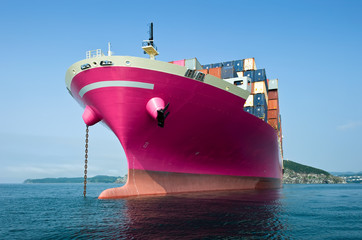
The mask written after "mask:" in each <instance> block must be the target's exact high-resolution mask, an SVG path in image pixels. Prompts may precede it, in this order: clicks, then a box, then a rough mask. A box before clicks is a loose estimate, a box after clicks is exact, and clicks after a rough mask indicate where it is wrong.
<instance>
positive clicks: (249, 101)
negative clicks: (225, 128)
mask: <svg viewBox="0 0 362 240" xmlns="http://www.w3.org/2000/svg"><path fill="white" fill-rule="evenodd" d="M253 106H254V95H252V94H250V95H249V97H248V98H247V99H246V101H245V104H244V107H253Z"/></svg>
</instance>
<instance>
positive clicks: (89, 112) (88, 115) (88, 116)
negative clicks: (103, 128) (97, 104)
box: [82, 105, 102, 126]
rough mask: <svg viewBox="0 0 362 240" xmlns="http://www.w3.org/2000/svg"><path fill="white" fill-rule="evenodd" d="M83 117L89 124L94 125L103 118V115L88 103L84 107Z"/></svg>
mask: <svg viewBox="0 0 362 240" xmlns="http://www.w3.org/2000/svg"><path fill="white" fill-rule="evenodd" d="M82 118H83V121H84V123H85V124H86V125H87V126H92V125H94V124H96V123H97V122H99V121H101V120H102V117H101V116H100V115H99V114H98V113H96V111H95V110H93V109H92V108H91V107H90V106H88V105H87V106H86V107H85V109H84V112H83V115H82Z"/></svg>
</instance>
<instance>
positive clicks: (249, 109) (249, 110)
mask: <svg viewBox="0 0 362 240" xmlns="http://www.w3.org/2000/svg"><path fill="white" fill-rule="evenodd" d="M244 111H245V112H248V113H250V114H253V115H254V108H253V107H244Z"/></svg>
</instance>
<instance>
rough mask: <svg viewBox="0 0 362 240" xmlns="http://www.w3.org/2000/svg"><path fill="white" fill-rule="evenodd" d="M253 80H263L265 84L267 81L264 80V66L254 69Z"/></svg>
mask: <svg viewBox="0 0 362 240" xmlns="http://www.w3.org/2000/svg"><path fill="white" fill-rule="evenodd" d="M255 81H256V82H260V81H265V83H266V84H267V82H266V74H265V69H264V68H263V69H258V70H255Z"/></svg>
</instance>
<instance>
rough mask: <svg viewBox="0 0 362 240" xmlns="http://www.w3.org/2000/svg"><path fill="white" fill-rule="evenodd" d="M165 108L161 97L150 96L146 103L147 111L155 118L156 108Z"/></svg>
mask: <svg viewBox="0 0 362 240" xmlns="http://www.w3.org/2000/svg"><path fill="white" fill-rule="evenodd" d="M163 108H165V102H164V101H163V100H162V98H159V97H154V98H151V99H150V100H149V101H148V102H147V105H146V109H147V112H148V113H149V114H150V115H151V117H153V118H154V119H157V110H160V109H163Z"/></svg>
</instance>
